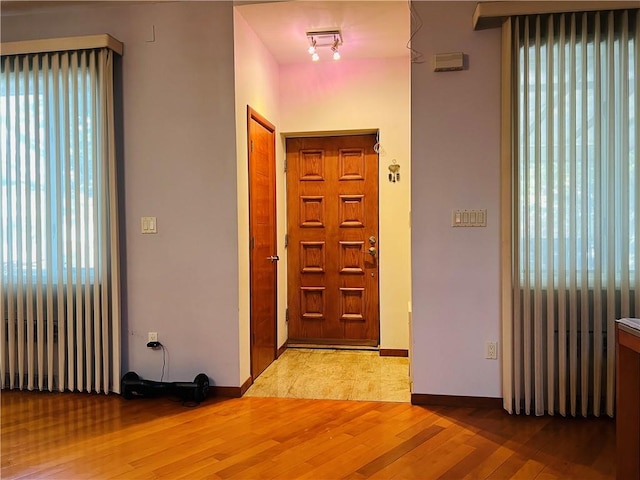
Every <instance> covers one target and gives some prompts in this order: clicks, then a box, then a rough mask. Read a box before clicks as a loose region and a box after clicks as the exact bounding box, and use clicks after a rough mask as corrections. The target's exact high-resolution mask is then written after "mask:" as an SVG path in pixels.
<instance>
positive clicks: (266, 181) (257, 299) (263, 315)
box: [247, 108, 278, 380]
mask: <svg viewBox="0 0 640 480" xmlns="http://www.w3.org/2000/svg"><path fill="white" fill-rule="evenodd" d="M247 117H248V140H249V144H248V149H249V239H250V244H249V249H250V256H249V259H250V265H249V269H250V277H251V327H250V328H251V377H252V378H253V379H254V380H255V379H256V378H257V377H258V375H260V374H261V373H262V372H263V371H264V369H265V368H267V367H268V366H269V364H271V362H273V361H274V360H275V358H276V351H277V345H276V320H277V294H276V293H277V291H276V285H277V259H278V257H277V255H278V252H277V243H276V226H277V223H276V177H275V127H274V126H273V125H271V123H269V122H268V121H267V120H265V119H264V118H263V117H261V116H260V115H259V114H258V113H256V112H255V111H254V110H252V109H251V108H248V110H247Z"/></svg>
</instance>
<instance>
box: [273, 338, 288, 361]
mask: <svg viewBox="0 0 640 480" xmlns="http://www.w3.org/2000/svg"><path fill="white" fill-rule="evenodd" d="M288 343H289V342H288V341H285V342H284V343H283V344H282V346H281V347H280V348H279V349H278V351H277V352H276V358H280V355H282V354H283V353H284V351H285V350H286V349H287V344H288Z"/></svg>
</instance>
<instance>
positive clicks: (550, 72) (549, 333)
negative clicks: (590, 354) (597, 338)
mask: <svg viewBox="0 0 640 480" xmlns="http://www.w3.org/2000/svg"><path fill="white" fill-rule="evenodd" d="M554 36H555V30H554V25H553V18H552V17H549V18H548V19H547V39H546V42H547V52H548V55H549V57H548V61H547V76H546V82H547V85H553V78H554V75H555V74H556V72H558V71H559V68H558V65H557V58H558V56H557V55H556V52H555V47H554V41H553V39H554ZM546 93H547V95H546V103H547V105H553V104H555V103H556V100H555V96H556V93H555V91H554V89H553V88H550V87H547V92H546ZM556 125H557V122H556V121H555V118H554V117H552V116H551V117H549V119H548V122H547V144H548V145H554V142H555V138H556V137H555V128H556ZM546 153H547V154H546V156H545V160H544V161H545V163H546V165H547V169H548V171H549V170H550V171H551V172H553V170H554V167H553V158H554V149H553V148H547V152H546ZM555 178H556V176H555V175H553V174H547V179H546V180H547V183H546V191H547V195H548V196H549V198H550V200H551V203H553V202H554V201H555V199H556V198H557V195H556V193H555V192H556V189H557V184H556V183H555V181H554V179H555ZM554 221H555V212H554V211H553V209H551V210H549V211H547V224H546V230H547V257H546V266H547V277H546V284H547V285H553V284H554V272H555V269H554V262H553V256H554V252H555V246H554V244H553V238H552V236H550V235H549V232H553V231H554ZM546 300H547V305H546V307H547V308H546V324H547V330H546V345H545V348H546V351H547V358H546V362H547V369H546V376H547V382H546V389H547V410H548V412H549V413H550V414H551V415H553V414H554V412H555V394H556V388H555V371H556V368H557V365H556V360H555V359H556V345H555V328H556V325H555V322H554V321H553V319H554V318H555V314H554V311H555V297H554V295H551V294H549V292H547V298H546Z"/></svg>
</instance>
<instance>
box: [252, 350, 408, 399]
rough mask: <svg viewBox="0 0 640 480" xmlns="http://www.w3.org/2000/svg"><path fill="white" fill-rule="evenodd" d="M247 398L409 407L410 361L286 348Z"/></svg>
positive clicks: (354, 352) (365, 353) (370, 353)
mask: <svg viewBox="0 0 640 480" xmlns="http://www.w3.org/2000/svg"><path fill="white" fill-rule="evenodd" d="M245 396H248V397H280V398H312V399H328V400H369V401H380V402H410V401H411V393H410V386H409V359H408V358H400V357H381V356H380V355H379V353H378V352H376V351H359V350H333V349H306V348H288V349H287V350H286V351H285V352H284V353H283V354H282V355H281V356H280V358H278V359H277V360H276V361H275V362H273V363H272V364H271V365H270V366H269V367H268V368H267V369H266V370H265V371H264V372H262V374H261V375H260V376H259V377H258V378H257V379H256V381H255V382H254V384H253V385H252V386H251V387H250V388H249V390H247V392H246V393H245Z"/></svg>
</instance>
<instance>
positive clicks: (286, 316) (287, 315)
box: [284, 308, 289, 323]
mask: <svg viewBox="0 0 640 480" xmlns="http://www.w3.org/2000/svg"><path fill="white" fill-rule="evenodd" d="M284 321H285V322H287V323H289V309H288V308H287V309H286V310H285V311H284Z"/></svg>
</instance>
